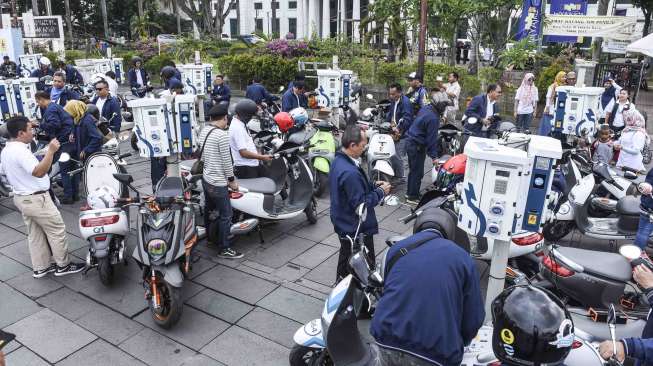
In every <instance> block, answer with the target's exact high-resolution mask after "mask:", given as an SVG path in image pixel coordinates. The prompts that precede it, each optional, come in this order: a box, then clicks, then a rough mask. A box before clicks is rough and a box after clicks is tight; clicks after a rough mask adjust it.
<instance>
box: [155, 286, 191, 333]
mask: <svg viewBox="0 0 653 366" xmlns="http://www.w3.org/2000/svg"><path fill="white" fill-rule="evenodd" d="M156 286H157V292H158V293H159V296H160V299H161V305H160V308H159V309H155V308H154V305H153V301H151V300H150V302H149V303H150V312H151V313H152V319H153V320H154V323H156V325H158V326H160V327H161V328H164V329H170V328H172V326H173V325H175V324H177V322H178V321H179V319H180V318H181V311H182V309H183V307H184V303H183V301H182V298H181V288H178V287H174V286H172V285H170V284H169V283H167V282H165V281H163V280H160V281H157V283H156Z"/></svg>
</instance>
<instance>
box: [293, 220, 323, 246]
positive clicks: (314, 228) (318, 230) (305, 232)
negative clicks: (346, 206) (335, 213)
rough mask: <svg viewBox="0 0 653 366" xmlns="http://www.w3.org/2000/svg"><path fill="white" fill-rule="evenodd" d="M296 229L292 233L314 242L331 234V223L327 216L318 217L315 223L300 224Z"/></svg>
mask: <svg viewBox="0 0 653 366" xmlns="http://www.w3.org/2000/svg"><path fill="white" fill-rule="evenodd" d="M296 229H297V230H295V231H294V232H293V235H295V236H298V237H300V238H304V239H309V240H312V241H315V242H320V241H322V240H324V239H326V238H327V237H328V236H329V235H331V234H333V224H331V218H330V217H329V216H323V217H320V218H319V219H318V220H317V222H316V223H315V225H302V226H299V227H298V228H296Z"/></svg>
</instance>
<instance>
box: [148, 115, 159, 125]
mask: <svg viewBox="0 0 653 366" xmlns="http://www.w3.org/2000/svg"><path fill="white" fill-rule="evenodd" d="M147 115H148V117H150V118H149V119H150V126H152V127H157V126H158V125H159V121H158V120H157V116H158V114H157V113H156V111H148V112H147Z"/></svg>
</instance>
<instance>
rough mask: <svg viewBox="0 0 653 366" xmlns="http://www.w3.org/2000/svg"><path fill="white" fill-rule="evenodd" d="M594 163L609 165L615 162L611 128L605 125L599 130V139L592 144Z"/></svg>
mask: <svg viewBox="0 0 653 366" xmlns="http://www.w3.org/2000/svg"><path fill="white" fill-rule="evenodd" d="M592 161H593V162H595V163H599V162H601V163H606V164H609V163H611V162H613V161H614V149H613V142H612V138H611V137H610V126H608V125H606V124H603V125H601V127H600V129H599V138H598V140H596V141H594V143H593V144H592Z"/></svg>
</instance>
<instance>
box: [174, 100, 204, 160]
mask: <svg viewBox="0 0 653 366" xmlns="http://www.w3.org/2000/svg"><path fill="white" fill-rule="evenodd" d="M172 110H173V116H174V121H175V130H176V131H177V133H176V139H174V140H173V141H174V142H175V146H174V148H175V152H177V153H180V154H192V153H193V151H195V150H196V149H197V138H198V131H199V128H198V125H197V118H195V95H188V94H182V95H176V96H175V98H174V100H173V101H172Z"/></svg>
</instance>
